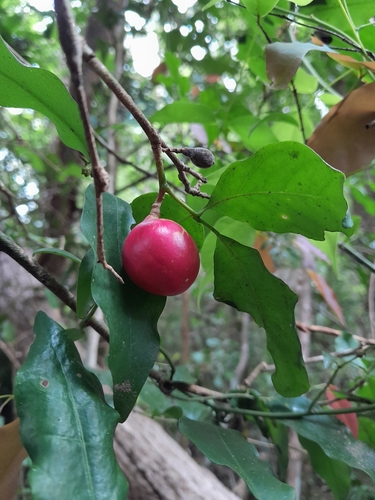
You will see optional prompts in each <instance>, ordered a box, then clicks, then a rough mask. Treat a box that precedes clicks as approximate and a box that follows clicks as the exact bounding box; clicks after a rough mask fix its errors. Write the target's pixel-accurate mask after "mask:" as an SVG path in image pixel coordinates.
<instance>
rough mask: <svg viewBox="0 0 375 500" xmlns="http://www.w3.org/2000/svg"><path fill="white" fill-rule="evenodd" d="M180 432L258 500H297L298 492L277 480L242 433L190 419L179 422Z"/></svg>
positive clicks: (183, 418)
mask: <svg viewBox="0 0 375 500" xmlns="http://www.w3.org/2000/svg"><path fill="white" fill-rule="evenodd" d="M178 428H179V430H180V432H181V433H182V434H183V435H184V436H186V437H187V438H188V439H190V441H192V442H193V443H194V444H195V445H196V446H197V447H198V448H199V449H200V450H201V451H202V453H204V454H205V455H206V457H207V458H208V459H209V460H211V461H212V462H214V463H216V464H220V465H226V466H227V467H230V468H231V469H232V470H234V471H235V472H236V473H237V474H238V475H239V476H240V477H241V478H242V479H243V480H244V481H245V482H246V484H247V486H248V487H249V489H250V491H251V492H252V494H253V495H254V496H255V498H257V499H258V500H295V491H294V489H293V488H292V487H291V486H288V485H286V484H284V483H282V482H281V481H279V480H278V479H276V478H275V476H274V475H273V472H272V469H271V467H270V466H269V464H267V463H266V462H263V461H262V460H260V459H259V455H258V452H257V450H256V448H255V446H254V445H252V444H250V443H248V442H247V441H246V439H245V438H244V437H243V436H242V434H241V433H240V432H238V431H235V430H233V429H223V428H222V427H219V426H218V425H213V424H209V423H205V422H197V421H193V420H190V419H188V418H186V417H182V418H181V419H180V420H179V423H178Z"/></svg>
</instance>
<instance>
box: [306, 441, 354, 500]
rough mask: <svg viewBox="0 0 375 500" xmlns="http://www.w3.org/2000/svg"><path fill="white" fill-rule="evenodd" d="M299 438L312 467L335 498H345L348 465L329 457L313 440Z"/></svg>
mask: <svg viewBox="0 0 375 500" xmlns="http://www.w3.org/2000/svg"><path fill="white" fill-rule="evenodd" d="M299 440H300V442H301V444H302V446H303V447H304V448H305V450H307V451H308V453H309V456H310V461H311V465H312V466H313V469H314V470H315V472H316V473H317V474H319V476H321V477H322V478H323V479H324V480H325V481H326V483H327V484H328V486H329V487H330V489H331V491H332V493H333V494H334V496H335V499H336V500H346V499H347V498H348V494H349V490H350V474H351V469H350V467H349V466H348V465H347V464H346V463H344V462H341V461H340V460H334V459H332V458H329V457H328V456H327V455H326V454H325V453H324V451H323V450H322V448H321V447H320V446H319V445H318V444H317V443H314V441H310V439H306V438H304V437H302V436H300V437H299Z"/></svg>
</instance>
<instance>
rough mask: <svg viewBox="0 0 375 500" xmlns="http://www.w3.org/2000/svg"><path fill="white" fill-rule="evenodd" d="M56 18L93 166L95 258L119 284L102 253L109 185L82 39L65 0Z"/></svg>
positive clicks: (58, 3)
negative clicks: (99, 148)
mask: <svg viewBox="0 0 375 500" xmlns="http://www.w3.org/2000/svg"><path fill="white" fill-rule="evenodd" d="M55 11H56V20H57V26H58V30H59V39H60V44H61V47H62V49H63V51H64V53H65V56H66V62H67V65H68V68H69V70H70V74H71V77H72V83H73V86H74V89H75V93H76V99H77V104H78V107H79V111H80V115H81V120H82V123H83V128H84V132H85V138H86V143H87V149H88V153H89V157H90V162H91V165H92V176H93V178H94V185H95V197H96V229H97V248H96V252H97V258H98V262H100V263H101V264H102V266H103V267H104V268H105V269H108V271H110V272H111V273H112V274H113V275H114V276H115V277H116V278H117V279H118V280H119V281H120V282H121V283H122V284H123V283H124V281H123V279H122V278H121V276H120V275H119V274H118V273H117V272H116V271H115V270H114V269H113V267H112V266H111V265H110V264H108V262H107V260H106V258H105V252H104V225H103V200H102V194H103V193H104V192H105V191H107V189H108V186H109V176H108V173H107V172H106V171H105V170H104V168H103V166H102V165H101V163H100V160H99V155H98V151H97V149H96V144H95V137H94V134H93V131H92V127H91V124H90V117H89V111H88V105H87V98H86V92H85V88H84V84H83V75H82V41H81V40H79V39H78V34H77V31H76V29H75V27H74V19H73V13H72V10H71V7H70V4H69V2H68V1H67V0H55Z"/></svg>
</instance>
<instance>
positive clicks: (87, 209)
mask: <svg viewBox="0 0 375 500" xmlns="http://www.w3.org/2000/svg"><path fill="white" fill-rule="evenodd" d="M103 214H104V244H105V245H104V246H105V253H106V258H107V261H108V262H109V264H110V265H112V266H113V267H114V269H115V270H116V271H117V272H118V273H119V274H121V276H122V277H123V279H124V282H125V284H124V285H122V284H121V283H120V282H119V281H118V280H117V279H116V278H115V277H114V276H113V275H112V274H111V273H110V272H109V271H107V270H106V269H104V268H103V267H102V265H101V264H97V265H96V266H95V269H94V273H93V277H92V283H91V292H92V296H93V298H94V300H95V302H96V303H97V304H98V306H99V307H100V308H101V309H102V311H103V313H104V315H105V317H106V320H107V323H108V326H109V330H110V344H109V357H108V365H109V368H110V370H111V373H112V377H113V392H114V404H115V408H116V409H117V411H118V412H119V413H120V416H121V420H125V419H126V418H127V417H128V415H129V413H130V412H131V410H132V409H133V406H134V404H135V402H136V400H137V396H138V394H139V392H140V391H141V389H142V386H143V384H144V383H145V381H146V379H147V376H148V374H149V373H150V370H151V368H152V366H153V364H154V362H155V360H156V357H157V354H158V351H159V341H160V339H159V334H158V331H157V328H156V323H157V321H158V319H159V316H160V314H161V313H162V311H163V309H164V305H165V300H166V299H165V297H160V296H157V295H152V294H150V293H147V292H145V291H144V290H142V289H140V288H139V287H137V286H136V285H135V284H134V283H133V282H132V281H131V280H130V279H129V278H128V277H127V275H126V274H125V272H124V270H123V269H122V262H121V251H122V246H123V243H124V241H125V238H126V236H127V235H128V233H129V230H130V226H131V225H132V224H133V222H134V220H133V217H132V213H131V208H130V205H128V203H126V202H125V201H123V200H121V199H120V198H117V197H115V196H113V195H111V194H109V193H104V194H103ZM81 228H82V232H83V234H84V235H85V237H86V238H87V240H88V241H89V243H90V245H91V246H92V248H93V249H94V250H96V207H95V193H94V186H93V185H90V186H89V187H88V188H87V190H86V194H85V204H84V207H83V213H82V220H81Z"/></svg>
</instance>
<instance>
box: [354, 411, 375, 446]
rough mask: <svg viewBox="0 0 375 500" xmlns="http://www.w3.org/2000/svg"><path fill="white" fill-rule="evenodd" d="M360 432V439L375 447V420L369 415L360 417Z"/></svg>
mask: <svg viewBox="0 0 375 500" xmlns="http://www.w3.org/2000/svg"><path fill="white" fill-rule="evenodd" d="M358 424H359V432H358V439H359V440H360V441H363V442H364V443H366V444H368V445H369V446H370V447H371V448H373V449H375V422H374V420H371V419H370V418H367V417H360V418H359V419H358Z"/></svg>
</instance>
